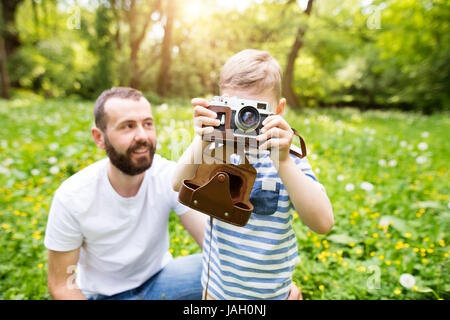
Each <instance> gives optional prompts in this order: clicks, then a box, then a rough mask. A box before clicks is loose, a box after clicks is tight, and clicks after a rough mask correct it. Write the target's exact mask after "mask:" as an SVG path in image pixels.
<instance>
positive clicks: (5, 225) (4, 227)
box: [2, 223, 10, 230]
mask: <svg viewBox="0 0 450 320" xmlns="http://www.w3.org/2000/svg"><path fill="white" fill-rule="evenodd" d="M2 228H3V229H5V230H7V229H9V228H10V225H9V224H6V223H4V224H3V225H2Z"/></svg>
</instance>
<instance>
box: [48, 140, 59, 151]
mask: <svg viewBox="0 0 450 320" xmlns="http://www.w3.org/2000/svg"><path fill="white" fill-rule="evenodd" d="M48 147H49V148H50V150H56V149H58V148H59V144H58V143H57V142H53V143H50V144H49V146H48Z"/></svg>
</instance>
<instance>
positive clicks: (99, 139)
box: [91, 127, 105, 150]
mask: <svg viewBox="0 0 450 320" xmlns="http://www.w3.org/2000/svg"><path fill="white" fill-rule="evenodd" d="M91 133H92V138H94V142H95V144H96V145H97V147H99V148H100V149H101V150H105V140H104V138H103V132H102V131H101V130H100V129H99V128H97V127H92V129H91Z"/></svg>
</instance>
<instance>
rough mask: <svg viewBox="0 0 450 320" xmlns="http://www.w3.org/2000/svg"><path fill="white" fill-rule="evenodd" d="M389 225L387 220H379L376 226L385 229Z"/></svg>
mask: <svg viewBox="0 0 450 320" xmlns="http://www.w3.org/2000/svg"><path fill="white" fill-rule="evenodd" d="M389 223H390V220H389V219H388V218H384V217H383V218H381V219H380V222H378V225H379V226H381V227H387V226H388V225H389Z"/></svg>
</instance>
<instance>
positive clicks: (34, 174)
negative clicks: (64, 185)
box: [31, 169, 41, 176]
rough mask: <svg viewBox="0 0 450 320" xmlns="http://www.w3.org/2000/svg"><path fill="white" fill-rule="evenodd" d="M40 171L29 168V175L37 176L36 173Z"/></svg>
mask: <svg viewBox="0 0 450 320" xmlns="http://www.w3.org/2000/svg"><path fill="white" fill-rule="evenodd" d="M40 173H41V172H40V171H39V169H33V170H31V175H33V176H37V175H38V174H40Z"/></svg>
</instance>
